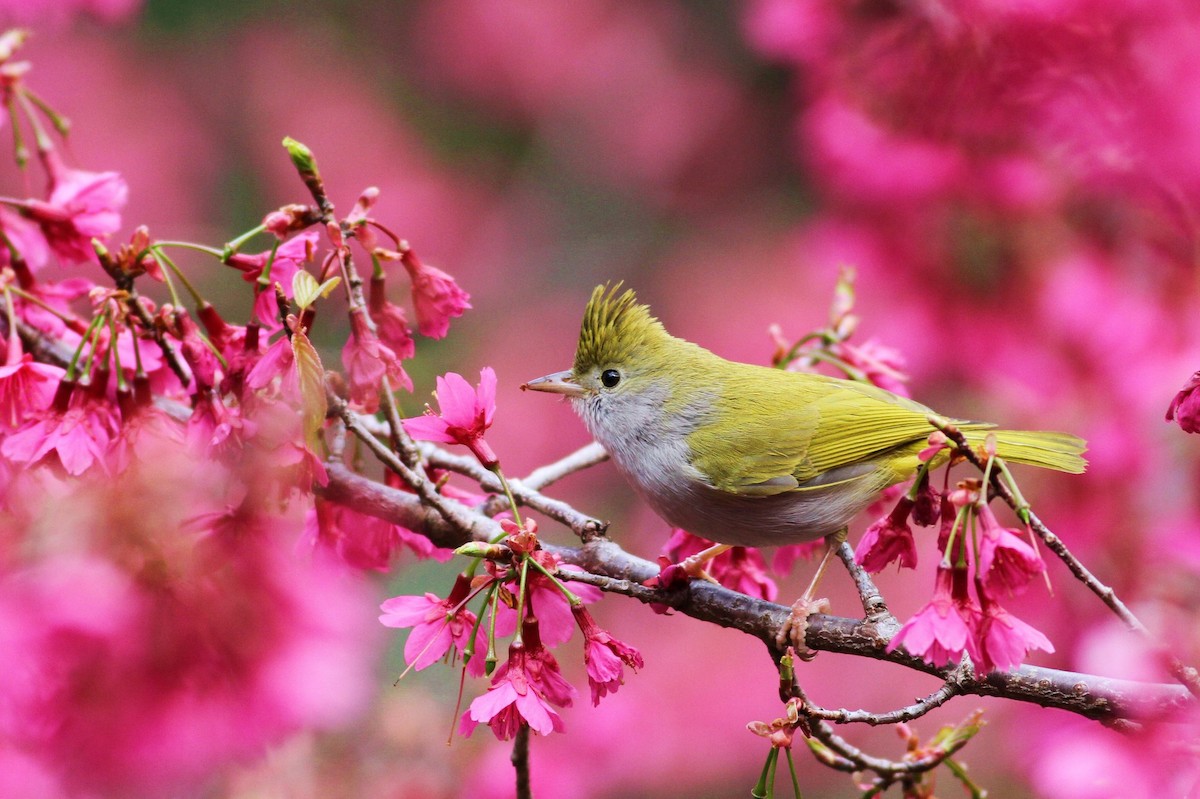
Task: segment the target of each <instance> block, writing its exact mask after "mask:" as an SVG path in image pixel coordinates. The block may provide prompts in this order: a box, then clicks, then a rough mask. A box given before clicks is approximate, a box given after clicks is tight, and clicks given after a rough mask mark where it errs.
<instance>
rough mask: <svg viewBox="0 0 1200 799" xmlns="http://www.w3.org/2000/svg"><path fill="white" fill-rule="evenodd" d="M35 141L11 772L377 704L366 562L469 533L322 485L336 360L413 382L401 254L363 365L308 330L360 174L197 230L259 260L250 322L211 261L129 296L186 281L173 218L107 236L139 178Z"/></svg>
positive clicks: (4, 430) (129, 773) (24, 298)
mask: <svg viewBox="0 0 1200 799" xmlns="http://www.w3.org/2000/svg"><path fill="white" fill-rule="evenodd" d="M18 45H19V41H18V39H14V38H13V37H12V35H11V34H9V35H6V36H4V37H0V91H2V92H3V93H5V99H6V100H7V101H8V102H7V103H6V106H7V107H8V108H9V109H16V110H15V111H13V113H17V114H20V113H26V114H37V113H45V114H50V113H51V112H50V111H49V110H46V106H45V105H44V102H43V101H41V100H40V99H38V101H37V102H29V101H27V99H26V97H25V94H24V93H25V92H26V91H27V89H26V87H25V84H24V79H25V74H26V73H25V70H24V68H20V69H18V68H16V67H15V66H14V65H13V64H11V63H9V62H7V61H6V60H5V59H7V58H8V57H9V56H10V55H11V53H12V51H14V50H15V49H16V47H17V46H18ZM17 121H18V120H13V122H14V123H16V122H17ZM21 124H22V125H25V124H28V120H22V121H21ZM42 125H44V123H43V122H41V121H40V120H39V121H38V122H37V126H35V127H37V129H38V130H41V127H39V126H42ZM37 144H38V152H37V155H38V158H39V163H40V164H41V166H42V168H43V169H44V170H45V172H46V175H47V178H48V184H49V188H48V191H47V195H46V197H45V198H29V199H18V198H12V197H0V204H2V205H3V206H4V207H3V209H0V234H3V238H4V240H5V242H4V243H5V246H3V247H0V317H2V318H0V329H3V331H4V333H5V336H6V347H5V354H4V357H3V362H2V363H0V483H3V485H4V490H3V492H2V493H0V517H2V518H3V523H2V524H0V527H2V528H3V535H0V649H2V650H3V651H2V652H0V666H2V667H3V669H4V673H5V674H6V675H7V676H6V678H5V679H4V680H3V681H2V683H3V684H2V685H0V705H3V707H4V708H5V711H4V713H3V714H0V715H2V716H3V717H2V718H0V739H3V741H4V742H5V746H4V747H0V748H2V749H3V752H0V760H2V761H3V763H4V769H3V770H4V772H5V774H4V776H3V777H0V791H2V792H3V793H5V795H13V796H34V795H37V796H46V797H60V796H61V797H67V796H83V795H89V796H91V795H110V796H163V795H184V794H187V795H190V794H193V793H197V792H205V791H206V790H207V789H208V786H210V785H211V783H212V782H214V781H216V780H219V779H221V775H222V774H223V773H225V772H226V771H227V770H229V769H230V768H232V767H233V766H235V765H237V764H238V763H241V762H244V761H245V760H246V759H248V758H251V757H254V756H257V755H259V754H261V753H262V752H263V751H264V750H265V749H266V748H267V747H269V746H272V745H274V744H277V743H279V742H281V741H283V740H284V739H285V738H287V737H288V736H290V735H292V734H293V733H296V732H299V731H304V730H315V729H326V728H334V727H338V726H341V725H344V724H346V723H348V722H349V721H351V720H353V719H354V718H356V717H357V716H358V715H359V714H361V712H362V711H363V709H364V706H365V703H366V700H367V689H368V687H369V686H370V685H371V684H372V683H373V678H372V676H371V663H372V660H373V659H374V658H375V657H376V656H377V643H378V636H377V635H372V634H371V627H370V622H369V619H367V624H366V625H364V623H363V622H364V616H363V615H362V608H363V607H366V606H369V604H370V599H369V597H368V596H367V591H366V589H365V587H364V585H363V583H362V582H361V581H360V578H359V574H358V571H359V570H364V569H375V570H382V569H385V568H387V566H388V565H389V563H390V562H391V561H392V560H393V559H394V557H395V556H396V554H397V553H398V552H399V551H400V550H401V549H408V550H411V551H412V552H414V553H415V554H416V555H417V556H418V557H437V558H442V559H445V558H446V557H448V556H449V554H450V553H449V552H446V551H444V550H437V549H435V548H434V547H433V546H432V545H431V543H430V542H429V540H428V539H426V538H425V537H423V536H417V535H416V534H414V533H412V532H411V531H408V530H405V529H404V528H402V527H400V526H398V525H394V524H389V523H386V522H383V521H381V520H379V519H376V518H374V517H368V516H366V515H363V514H362V513H360V512H359V511H358V510H357V508H355V507H351V506H350V505H348V504H343V503H341V502H339V501H337V500H336V499H334V498H331V497H319V498H318V497H317V496H316V494H317V492H318V489H319V488H320V487H321V486H324V485H325V484H326V483H327V481H328V472H327V466H326V460H325V458H326V457H327V455H328V453H329V452H330V451H331V449H332V447H331V445H330V443H329V441H327V440H326V439H325V431H326V426H327V425H328V424H329V422H328V420H327V414H326V411H327V409H328V404H329V398H328V395H327V388H326V387H327V385H328V386H330V387H341V386H344V387H345V388H346V390H347V391H346V393H348V395H349V401H350V403H351V404H352V405H354V406H356V407H358V408H360V409H362V410H364V411H374V410H375V409H377V408H378V407H379V405H380V399H381V396H384V394H383V390H384V387H385V385H386V386H387V388H389V389H390V388H399V387H406V388H407V387H410V384H409V383H408V378H407V375H405V374H404V371H403V368H402V367H401V366H400V359H401V358H404V357H410V356H411V355H412V354H413V351H414V345H413V341H412V336H411V334H410V331H409V329H408V326H407V323H406V321H405V316H404V312H403V311H402V310H401V309H400V308H399V307H397V306H395V305H393V304H391V303H390V302H389V301H388V298H387V295H386V286H385V278H386V269H385V266H384V264H386V263H387V260H386V259H382V260H379V261H376V262H375V263H374V264H373V266H374V267H375V268H374V272H373V274H372V276H371V296H370V300H369V302H368V301H367V300H366V299H365V298H364V297H363V296H362V293H361V291H359V292H358V293H357V294H356V293H355V292H352V291H348V292H346V294H347V298H348V299H347V303H346V311H347V315H348V317H349V322H350V324H349V341H348V342H347V345H346V348H345V350H344V351H343V357H344V364H345V367H346V375H345V378H344V379H331V380H329V381H328V383H327V375H326V370H325V367H324V366H323V364H322V359H321V355H320V353H319V351H318V350H317V348H316V346H314V344H313V342H312V341H311V340H310V338H309V331H310V330H311V329H312V328H313V326H314V325H315V324H316V322H317V319H318V314H317V311H318V307H319V308H320V310H321V311H322V313H326V312H327V311H328V310H329V309H330V308H331V307H333V302H332V301H331V300H330V299H329V296H330V292H331V291H332V290H333V289H334V288H336V286H337V285H338V281H336V280H333V277H334V276H346V277H347V279H346V280H343V281H341V283H342V285H343V286H345V287H349V286H350V285H351V284H352V283H355V284H356V285H357V284H358V283H357V281H352V280H350V279H348V278H349V275H350V270H351V268H352V265H353V263H354V261H353V257H352V256H351V254H350V251H349V247H348V244H347V234H348V235H349V237H353V238H355V239H356V241H358V243H359V244H361V245H362V246H363V248H364V249H367V248H368V246H371V247H372V248H373V244H374V243H373V240H372V238H371V235H370V232H371V231H372V230H373V229H374V228H373V226H375V225H377V224H378V223H377V222H376V221H375V220H374V219H373V218H371V217H370V216H369V215H368V213H367V211H368V210H369V207H370V202H369V201H367V200H362V201H360V205H359V206H356V211H357V214H356V215H354V218H352V219H349V220H337V219H335V218H333V217H330V219H329V220H325V219H324V218H323V217H322V215H321V213H318V212H316V211H314V210H313V209H314V208H315V206H308V205H289V206H285V208H284V209H282V210H281V211H279V212H275V213H273V214H271V215H268V216H269V217H270V219H269V222H270V228H271V230H273V231H278V232H281V233H283V234H284V236H286V237H287V238H286V239H285V240H283V241H280V242H277V243H276V244H275V246H273V247H270V248H268V249H266V250H265V251H263V252H260V253H258V254H255V255H250V254H246V253H244V252H242V251H241V247H242V244H243V243H244V242H245V241H247V240H249V238H250V237H252V236H253V235H256V234H259V233H261V232H262V229H257V230H253V231H250V233H249V234H247V235H246V236H243V237H242V238H240V239H238V240H236V241H235V242H232V243H230V244H228V245H226V246H225V247H224V248H220V249H217V248H206V247H201V246H199V245H186V246H187V248H188V249H189V250H201V251H204V252H207V253H209V254H210V255H211V256H212V258H213V260H214V263H216V262H217V261H218V260H219V261H220V262H221V263H223V264H224V265H225V266H228V267H230V268H232V269H236V270H238V271H240V272H241V273H242V274H243V276H244V277H245V278H246V280H247V281H248V284H247V285H246V286H245V288H246V292H245V302H244V304H243V305H242V312H243V313H244V314H245V316H246V322H245V324H242V325H239V324H233V323H230V322H229V321H227V320H226V318H225V316H223V315H222V314H221V313H220V312H218V310H217V309H216V308H215V307H214V306H213V305H212V304H211V303H209V302H207V301H206V300H204V299H203V298H201V297H199V296H198V295H197V294H196V293H195V290H194V289H193V290H192V293H191V295H190V296H191V297H192V298H194V300H195V307H194V308H189V307H187V306H185V305H184V304H182V302H181V303H179V304H176V303H170V304H159V303H155V302H153V301H152V300H150V299H149V298H147V297H145V296H138V295H137V293H136V288H137V287H138V285H139V284H138V282H137V281H139V280H141V279H143V278H144V277H145V276H149V278H151V279H154V280H162V281H165V282H168V283H170V284H171V286H172V287H175V286H177V285H178V284H179V283H180V282H187V284H188V288H189V289H192V287H193V285H194V284H192V283H191V282H190V281H186V276H185V274H184V273H183V271H182V269H181V268H180V266H179V264H177V263H176V262H175V260H174V259H173V258H171V257H170V255H169V254H168V249H169V248H170V247H173V246H178V245H177V244H176V243H173V242H165V241H159V240H158V239H155V238H154V237H152V236H151V235H150V233H149V231H148V230H147V229H146V228H144V227H141V228H138V229H137V230H135V231H134V232H133V233H132V235H131V236H130V237H129V239H128V240H127V242H126V243H123V244H121V245H120V246H118V247H112V246H111V245H110V244H109V243H108V240H109V237H110V236H112V235H113V234H115V233H116V232H117V231H118V230H119V228H120V226H121V209H122V206H123V205H124V203H125V200H126V194H127V188H126V184H125V181H124V180H123V179H122V178H121V176H120V175H118V174H117V173H114V172H103V173H97V172H89V171H85V170H80V169H73V168H69V167H67V166H65V165H64V164H63V162H62V160H61V158H60V156H59V154H58V151H57V150H56V149H55V147H54V145H53V143H52V142H51V140H50V138H49V137H48V136H43V135H39V136H38V138H37ZM314 169H315V164H314ZM375 194H377V192H376V193H372V192H366V193H364V197H367V198H373V197H374V196H375ZM280 217H285V218H286V220H285V221H286V224H283V225H280V224H279V218H280ZM326 221H327V222H328V224H324V222H326ZM404 249H405V252H406V253H408V256H409V257H408V261H407V262H406V263H405V267H406V271H405V276H406V278H407V279H409V280H410V282H411V288H412V299H413V304H414V307H415V308H416V309H417V314H418V319H419V320H420V325H421V328H422V330H425V331H427V332H428V333H429V334H431V335H438V336H441V335H444V334H445V332H446V329H447V326H448V324H449V319H450V318H452V317H454V316H458V315H460V314H461V313H462V312H463V310H464V309H465V308H468V307H470V306H469V304H468V298H467V295H466V293H465V292H463V291H462V290H461V289H458V288H457V286H456V284H455V283H454V281H453V279H452V278H451V277H450V276H448V275H447V274H446V273H444V272H442V271H440V270H434V269H432V268H431V267H426V266H424V265H423V264H421V263H420V262H419V261H417V260H416V257H415V255H412V251H411V249H409V248H408V247H407V245H404ZM322 250H324V252H322ZM367 252H368V254H369V255H371V256H372V257H374V253H372V252H371V250H370V249H367ZM51 254H53V255H54V256H56V258H57V260H58V261H59V263H58V264H57V265H56V264H53V263H52V261H51V257H50V256H51ZM314 264H315V265H317V267H316V268H317V269H318V270H319V272H318V274H317V275H313V274H311V273H310V272H309V271H308V269H309V268H310V267H312V265H314ZM65 268H70V269H71V271H72V273H71V274H70V275H69V276H68V272H67V271H66V270H65ZM252 295H253V296H252ZM172 296H176V295H172ZM293 303H295V305H293ZM330 315H331V316H333V314H330ZM321 318H322V319H324V317H323V316H322V317H321ZM272 335H274V339H273V340H272V339H271V336H272ZM23 340H24V341H26V342H37V347H36V350H35V352H34V353H29V352H26V351H25V346H24V345H23V343H22V342H23ZM47 361H49V363H47ZM385 378H387V379H386V380H385ZM493 385H494V377H493ZM334 390H337V389H336V388H335V389H334ZM489 414H490V411H489ZM488 418H489V419H490V415H489V417H488ZM334 461H335V462H336V458H335V459H334ZM338 465H339V467H340V464H338ZM444 490H445V491H446V492H447V493H448V494H449V493H452V492H451V489H449V488H445V489H444ZM302 529H303V530H304V532H303V534H301V533H300V531H301V530H302ZM298 541H300V542H302V543H303V544H305V546H301V547H297V546H296V544H297V542H298ZM395 610H396V612H400V611H402V610H404V609H403V608H397V609H395ZM408 610H409V611H410V612H411V610H412V609H411V608H409V609H408ZM425 612H426V613H428V612H429V611H428V609H427V608H426V609H425ZM566 616H567V617H568V618H569V617H570V612H569V611H567V612H566ZM454 632H455V634H458V633H460V631H459V630H457V629H455V631H454ZM460 637H461V636H460ZM417 643H418V644H420V646H421V648H422V650H426V649H428V650H429V651H435V650H436V647H437V646H438V645H440V640H435V641H432V642H429V641H427V642H424V643H422V642H421V641H420V640H419V639H418V641H417ZM437 655H440V652H438V653H437V654H436V655H435V657H436V656H437ZM422 657H428V655H427V654H423V655H422ZM422 663H424V660H422ZM482 663H483V661H482V658H480V660H479V661H477V664H478V666H480V667H482Z"/></svg>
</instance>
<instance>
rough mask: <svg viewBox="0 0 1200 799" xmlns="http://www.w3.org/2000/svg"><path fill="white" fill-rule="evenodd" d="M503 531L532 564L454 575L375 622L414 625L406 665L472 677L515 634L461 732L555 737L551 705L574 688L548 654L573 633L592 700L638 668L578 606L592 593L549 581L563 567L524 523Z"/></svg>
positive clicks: (399, 600)
mask: <svg viewBox="0 0 1200 799" xmlns="http://www.w3.org/2000/svg"><path fill="white" fill-rule="evenodd" d="M502 526H503V527H504V529H505V531H506V533H507V537H506V539H505V540H506V543H507V544H508V546H509V548H510V550H511V551H512V552H514V553H517V554H518V555H519V556H521V557H525V558H528V559H530V560H531V561H532V562H526V563H525V564H524V565H523V566H522V565H518V564H517V563H516V562H514V563H513V564H511V565H508V566H503V565H499V564H498V563H490V564H489V569H488V572H489V573H488V576H486V577H474V578H472V576H471V574H469V573H464V574H460V575H459V576H458V579H457V580H456V582H455V584H454V588H453V589H452V590H451V592H450V595H449V596H448V597H447V598H446V599H438V597H436V596H435V595H433V594H425V595H424V596H423V597H415V596H397V597H392V598H391V599H388V600H387V601H385V602H384V603H383V604H382V605H381V606H380V608H381V610H382V611H383V614H382V615H381V616H380V617H379V620H380V622H382V623H383V624H384V625H385V626H388V627H398V628H407V627H411V628H412V632H411V633H410V634H409V637H408V642H407V643H406V644H405V648H404V659H405V662H407V663H408V664H409V667H410V668H412V669H416V670H421V669H424V668H426V667H428V666H430V665H432V664H434V663H435V662H437V661H439V660H441V659H443V658H444V657H451V658H452V659H456V658H462V659H463V660H464V661H465V664H464V668H465V669H466V671H467V673H469V674H471V675H472V676H476V677H479V676H482V675H483V674H484V673H485V661H484V655H485V653H487V652H491V651H494V647H495V643H494V642H495V638H503V637H507V636H509V635H512V634H514V633H516V637H515V638H514V640H513V641H512V643H511V644H510V645H509V648H508V658H507V659H506V660H505V661H504V663H502V664H500V666H499V668H497V669H496V670H495V672H494V673H492V672H491V670H490V666H487V672H488V673H490V674H491V678H492V679H491V685H490V686H489V687H488V690H487V692H486V693H484V694H483V695H482V696H479V697H478V698H476V699H475V700H474V701H472V702H471V706H470V707H469V708H468V709H467V711H466V713H465V714H463V717H462V723H461V725H460V731H461V732H462V734H464V735H470V734H471V733H472V732H473V731H474V729H475V727H476V726H478V725H479V724H481V723H482V724H487V725H489V726H490V727H491V729H492V732H493V733H494V734H495V735H496V737H497V738H499V739H500V740H508V739H510V738H512V737H513V736H514V735H515V734H516V733H517V731H518V730H519V729H520V727H521V725H527V726H528V727H529V728H530V729H531V730H532V731H534V732H536V733H538V734H541V735H548V734H550V733H552V732H561V731H562V730H563V721H562V718H561V717H560V716H559V714H558V711H557V710H556V709H555V708H565V707H570V706H571V704H572V702H573V701H574V697H575V689H574V688H573V687H572V686H571V684H570V683H569V682H568V681H567V680H566V679H565V678H564V677H563V675H562V670H561V669H560V667H559V665H558V660H557V659H556V658H555V657H554V655H553V653H552V652H551V649H553V648H555V647H557V646H559V645H561V644H563V643H565V642H566V641H568V640H569V639H570V638H571V635H572V633H573V632H574V630H575V629H576V628H578V629H579V631H580V632H581V633H582V634H583V638H584V655H583V657H584V665H585V668H586V671H587V678H588V684H589V685H590V686H591V691H592V702H593V704H599V703H600V700H601V698H603V697H604V696H606V695H608V694H610V693H615V692H616V690H617V689H618V688H619V687H620V686H621V684H622V683H623V682H624V678H625V668H626V667H628V668H632V669H639V668H641V667H642V665H643V661H642V656H641V654H640V653H639V652H638V651H637V650H636V649H634V648H633V647H631V646H629V645H627V644H624V643H622V642H621V641H619V640H617V639H616V638H614V637H613V636H612V635H611V634H609V633H608V632H607V631H606V630H604V629H602V628H601V627H600V626H599V625H598V624H596V621H595V620H594V619H593V618H592V615H591V614H590V613H589V612H588V610H587V609H586V608H585V607H584V606H583V605H584V603H588V602H595V601H597V600H598V599H599V598H600V592H599V590H597V589H595V588H593V587H591V586H588V585H582V584H575V585H573V586H572V588H571V590H570V592H567V590H566V589H565V588H564V586H563V585H562V583H561V582H559V581H558V579H557V578H553V577H551V575H553V574H555V573H556V572H557V573H560V574H561V573H562V572H563V571H564V570H566V571H569V570H570V568H571V567H567V566H564V565H563V564H562V563H561V561H560V560H559V558H558V557H557V556H555V555H552V554H550V553H548V552H546V551H544V550H542V549H541V548H540V545H539V544H538V541H537V525H536V524H535V523H534V522H533V521H532V520H526V522H525V524H524V525H517V524H515V523H514V522H512V521H509V520H504V521H503V522H502ZM522 573H524V575H525V577H524V579H522V577H521V575H522ZM522 583H523V586H524V592H523V593H522V592H521V591H520V590H519V586H520V585H521V584H522ZM514 589H517V590H516V591H515V593H514ZM481 594H483V595H485V596H486V597H489V598H490V599H488V600H485V605H486V607H487V608H488V611H487V613H488V617H487V618H486V619H481V618H480V617H479V616H477V615H476V614H475V613H473V612H471V611H470V610H468V609H467V604H468V603H469V602H470V601H472V600H473V599H474V598H475V597H476V596H479V595H481ZM501 596H502V597H504V598H503V599H501V598H500V597H501ZM485 631H487V632H485ZM490 636H495V638H492V639H491V640H489V637H490Z"/></svg>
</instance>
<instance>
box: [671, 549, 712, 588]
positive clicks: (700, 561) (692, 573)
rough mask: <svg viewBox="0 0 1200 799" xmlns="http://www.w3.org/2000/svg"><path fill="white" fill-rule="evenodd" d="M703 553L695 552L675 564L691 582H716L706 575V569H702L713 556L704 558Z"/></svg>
mask: <svg viewBox="0 0 1200 799" xmlns="http://www.w3.org/2000/svg"><path fill="white" fill-rule="evenodd" d="M707 551H708V550H705V552H697V553H696V554H695V555H689V556H688V557H686V558H684V559H683V560H681V561H679V563H678V564H677V565H678V567H679V569H680V571H682V572H683V573H684V574H686V575H687V576H688V577H690V578H691V579H693V580H707V581H708V582H710V583H715V582H717V579H716V578H715V577H713V576H712V575H711V574H709V573H708V569H706V568H704V567H705V566H707V565H708V562H709V561H710V560H712V558H713V556H712V555H709V556H708V557H705V553H706V552H707Z"/></svg>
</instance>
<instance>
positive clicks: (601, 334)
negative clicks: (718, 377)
mask: <svg viewBox="0 0 1200 799" xmlns="http://www.w3.org/2000/svg"><path fill="white" fill-rule="evenodd" d="M682 343H683V342H681V341H680V340H679V339H676V338H673V337H672V336H671V335H670V334H669V333H667V331H666V330H665V329H664V328H663V326H662V323H661V322H659V321H658V320H657V319H655V318H654V317H653V316H652V315H651V314H650V309H649V307H647V306H645V305H642V304H639V303H638V301H637V296H636V295H635V294H634V293H633V291H632V290H631V289H626V290H625V291H622V290H621V284H620V283H617V284H616V285H615V286H607V285H605V286H597V287H596V288H595V289H594V290H593V291H592V297H591V300H589V301H588V305H587V309H586V310H585V311H584V313H583V324H582V325H581V327H580V330H579V346H578V348H577V349H576V350H575V364H574V366H572V367H571V368H570V369H568V370H566V371H563V372H555V373H554V374H550V375H546V376H545V377H539V378H537V379H536V380H530V381H529V382H528V383H526V384H525V385H524V386H523V388H529V389H533V390H534V391H546V392H550V393H553V394H561V395H563V396H566V397H570V398H571V399H573V400H575V401H576V405H577V406H582V407H580V411H581V412H582V413H583V414H584V416H585V417H587V416H588V415H589V412H595V411H598V410H599V408H600V407H601V406H605V405H607V406H621V405H625V404H627V403H630V402H633V401H640V400H642V399H643V398H646V397H650V396H654V395H658V394H661V393H662V390H663V389H665V386H664V382H665V381H666V380H668V379H669V374H670V372H669V370H670V365H671V362H672V357H671V352H672V349H673V348H672V345H673V344H682ZM656 389H657V390H656Z"/></svg>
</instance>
